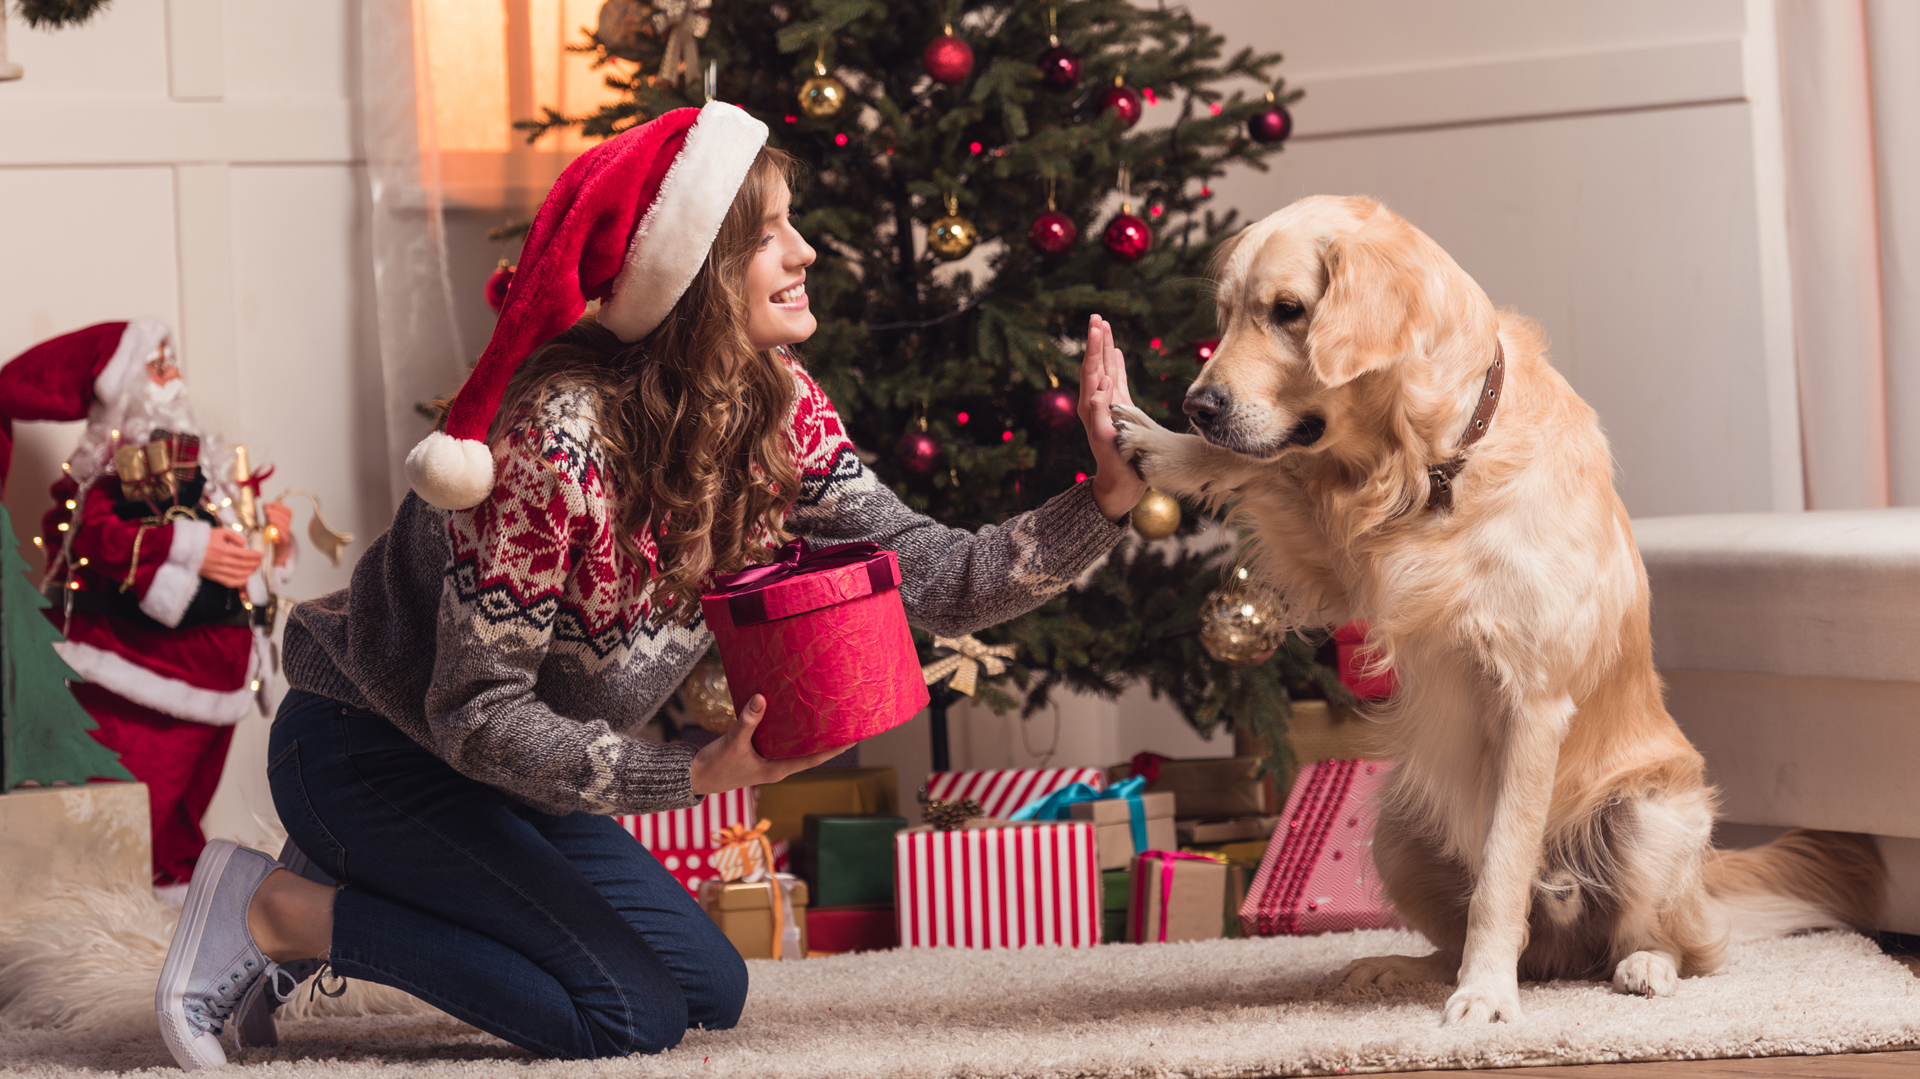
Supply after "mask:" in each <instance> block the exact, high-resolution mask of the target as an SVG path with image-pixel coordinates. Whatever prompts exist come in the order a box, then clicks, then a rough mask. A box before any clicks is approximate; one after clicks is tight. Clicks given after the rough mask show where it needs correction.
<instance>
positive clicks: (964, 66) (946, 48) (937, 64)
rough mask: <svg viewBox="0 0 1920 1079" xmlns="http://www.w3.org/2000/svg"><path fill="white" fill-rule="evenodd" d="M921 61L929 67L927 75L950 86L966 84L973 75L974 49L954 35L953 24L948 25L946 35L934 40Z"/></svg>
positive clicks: (921, 57) (921, 56)
mask: <svg viewBox="0 0 1920 1079" xmlns="http://www.w3.org/2000/svg"><path fill="white" fill-rule="evenodd" d="M920 59H921V61H922V62H924V63H925V64H926V65H927V74H929V75H932V76H933V77H934V80H935V81H937V82H944V83H946V84H947V85H948V86H955V85H958V84H960V83H963V82H966V81H967V76H968V75H971V74H973V49H972V47H971V46H969V45H968V44H967V43H966V42H965V41H962V40H960V39H959V38H957V37H955V36H954V35H953V26H952V24H948V26H947V32H946V33H944V34H941V35H940V36H939V37H937V38H934V39H933V42H932V43H931V44H929V45H928V46H927V51H926V52H924V53H922V54H921V55H920Z"/></svg>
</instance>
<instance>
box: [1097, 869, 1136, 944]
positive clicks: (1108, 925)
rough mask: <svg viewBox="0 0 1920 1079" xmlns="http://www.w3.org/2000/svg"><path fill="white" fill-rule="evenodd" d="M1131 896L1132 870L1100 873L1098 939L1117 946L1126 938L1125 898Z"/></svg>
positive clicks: (1108, 870) (1110, 870)
mask: <svg viewBox="0 0 1920 1079" xmlns="http://www.w3.org/2000/svg"><path fill="white" fill-rule="evenodd" d="M1132 894H1133V870H1132V869H1106V870H1102V871H1101V872H1100V939H1101V940H1102V941H1104V942H1105V943H1108V944H1118V943H1120V942H1121V941H1124V940H1126V939H1128V938H1127V898H1128V897H1129V896H1130V895H1132Z"/></svg>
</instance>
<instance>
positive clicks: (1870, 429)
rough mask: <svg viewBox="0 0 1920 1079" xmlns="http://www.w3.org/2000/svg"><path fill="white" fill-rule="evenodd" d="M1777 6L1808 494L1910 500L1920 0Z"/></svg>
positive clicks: (1919, 311) (1919, 274)
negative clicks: (1916, 65) (1918, 1)
mask: <svg viewBox="0 0 1920 1079" xmlns="http://www.w3.org/2000/svg"><path fill="white" fill-rule="evenodd" d="M1776 11H1777V15H1778V24H1777V27H1778V40H1779V46H1780V92H1781V105H1782V119H1783V126H1784V134H1785V143H1786V181H1787V228H1788V241H1789V245H1790V247H1791V261H1792V267H1793V281H1794V288H1793V294H1794V303H1793V307H1794V312H1793V314H1794V337H1795V351H1796V355H1797V362H1798V369H1799V388H1800V422H1801V448H1802V455H1803V461H1804V466H1805V476H1806V504H1807V508H1809V509H1853V508H1867V507H1879V506H1888V505H1920V72H1916V69H1915V66H1914V65H1915V57H1917V56H1920V4H1916V3H1914V2H1913V0H1778V4H1777V6H1776Z"/></svg>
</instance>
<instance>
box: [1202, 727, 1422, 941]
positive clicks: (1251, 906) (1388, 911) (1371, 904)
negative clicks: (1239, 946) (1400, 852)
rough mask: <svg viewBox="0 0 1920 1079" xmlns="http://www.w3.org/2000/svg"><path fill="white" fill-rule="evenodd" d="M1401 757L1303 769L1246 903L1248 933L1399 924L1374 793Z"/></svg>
mask: <svg viewBox="0 0 1920 1079" xmlns="http://www.w3.org/2000/svg"><path fill="white" fill-rule="evenodd" d="M1392 770H1393V765H1391V764H1387V763H1385V762H1383V761H1360V760H1352V761H1321V762H1319V763H1318V764H1314V765H1310V766H1308V767H1307V768H1305V769H1303V770H1302V771H1301V772H1300V775H1299V778H1297V779H1295V780H1294V781H1293V790H1292V791H1291V792H1290V793H1289V794H1288V795H1287V809H1286V812H1285V813H1284V814H1282V815H1281V817H1280V823H1279V825H1278V826H1276V827H1275V828H1274V830H1273V838H1272V839H1271V840H1269V841H1268V842H1267V854H1266V857H1264V858H1262V859H1260V870H1259V872H1257V873H1255V874H1254V876H1253V883H1252V884H1251V885H1249V886H1248V888H1247V899H1246V902H1244V903H1242V904H1241V905H1240V928H1241V930H1242V932H1244V933H1245V934H1246V935H1247V936H1250V937H1255V936H1261V937H1272V936H1282V935H1288V936H1292V935H1304V934H1309V933H1332V932H1342V931H1345V930H1349V929H1398V928H1400V927H1401V926H1402V925H1403V924H1405V923H1403V922H1402V921H1401V920H1400V915H1399V913H1398V912H1396V911H1395V910H1394V909H1393V904H1392V903H1391V902H1389V901H1388V899H1387V896H1386V889H1385V888H1384V887H1382V886H1381V884H1380V874H1379V872H1378V871H1377V870H1375V869H1374V867H1373V821H1374V815H1375V814H1374V806H1373V794H1374V792H1375V791H1377V790H1379V789H1380V785H1381V784H1382V783H1383V782H1385V781H1386V778H1387V773H1388V772H1390V771H1392Z"/></svg>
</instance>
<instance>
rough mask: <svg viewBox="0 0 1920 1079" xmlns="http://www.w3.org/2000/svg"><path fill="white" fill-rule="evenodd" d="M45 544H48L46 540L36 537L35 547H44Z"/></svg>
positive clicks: (34, 538) (34, 539) (34, 540)
mask: <svg viewBox="0 0 1920 1079" xmlns="http://www.w3.org/2000/svg"><path fill="white" fill-rule="evenodd" d="M45 543H46V541H45V540H43V539H41V538H40V537H39V536H35V537H33V545H34V546H35V547H39V546H42V545H43V544H45Z"/></svg>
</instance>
